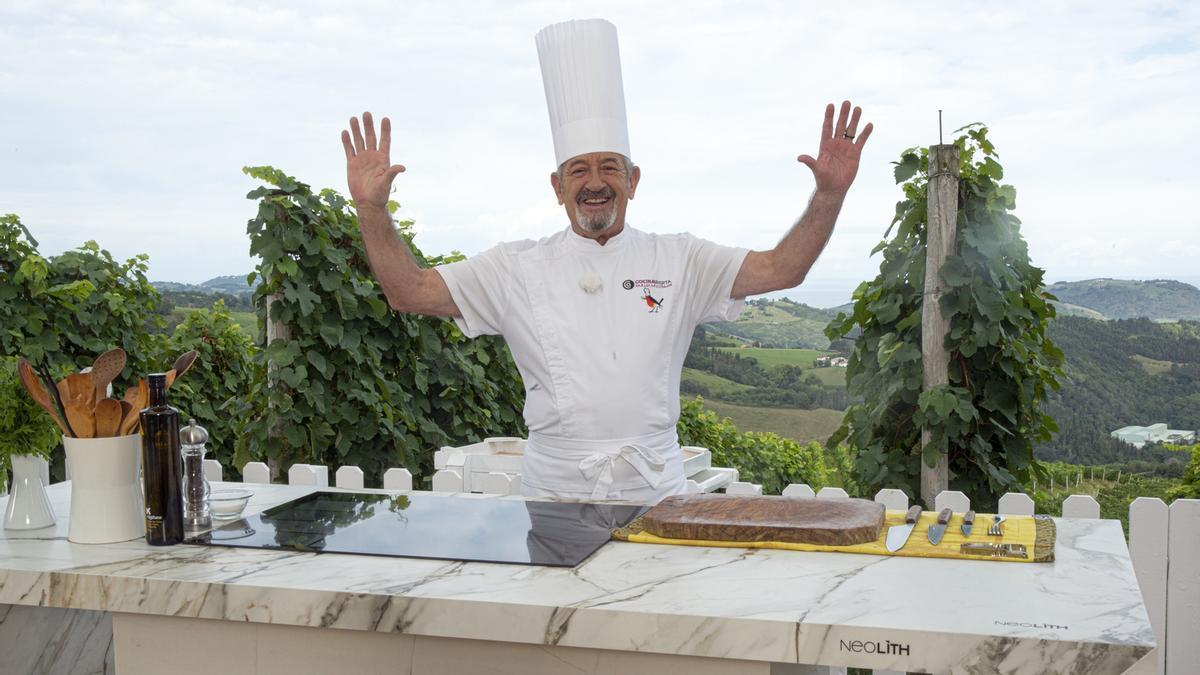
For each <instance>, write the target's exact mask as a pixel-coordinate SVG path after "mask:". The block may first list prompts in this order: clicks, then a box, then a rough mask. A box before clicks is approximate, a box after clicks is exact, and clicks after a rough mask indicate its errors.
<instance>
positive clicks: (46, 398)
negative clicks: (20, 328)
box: [17, 356, 72, 436]
mask: <svg viewBox="0 0 1200 675" xmlns="http://www.w3.org/2000/svg"><path fill="white" fill-rule="evenodd" d="M17 374H18V375H19V376H20V377H21V384H23V385H25V391H27V392H29V396H30V398H32V399H33V402H34V403H36V404H38V405H39V406H41V408H42V410H45V411H46V412H47V413H49V414H50V419H52V420H54V423H55V424H57V425H58V428H59V429H62V432H63V433H64V434H66V435H67V436H71V435H72V434H71V432H70V431H69V430H68V429H67V425H66V422H64V421H63V419H62V418H61V417H59V416H58V411H57V410H55V408H54V404H53V403H51V402H50V395H49V394H47V393H46V387H45V386H43V385H42V382H41V380H39V379H38V376H37V373H35V372H33V366H31V365H30V364H29V362H28V361H26V360H25V357H23V356H22V357H20V358H19V359H17Z"/></svg>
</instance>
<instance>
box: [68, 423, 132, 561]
mask: <svg viewBox="0 0 1200 675" xmlns="http://www.w3.org/2000/svg"><path fill="white" fill-rule="evenodd" d="M63 448H64V449H65V450H66V453H67V466H68V467H69V470H70V473H71V521H70V523H69V524H68V526H67V539H69V540H70V541H73V542H75V543H77V544H111V543H114V542H118V541H129V540H130V539H137V538H138V537H144V536H146V516H145V509H144V507H143V506H142V504H143V502H142V480H141V474H140V471H141V466H142V437H141V436H140V435H138V434H133V435H130V436H118V437H117V438H63Z"/></svg>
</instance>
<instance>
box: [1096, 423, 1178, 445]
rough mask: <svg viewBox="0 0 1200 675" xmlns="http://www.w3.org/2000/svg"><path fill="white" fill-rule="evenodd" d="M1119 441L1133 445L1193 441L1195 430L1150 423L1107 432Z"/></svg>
mask: <svg viewBox="0 0 1200 675" xmlns="http://www.w3.org/2000/svg"><path fill="white" fill-rule="evenodd" d="M1109 435H1110V436H1112V437H1113V438H1115V439H1117V440H1119V441H1125V442H1126V443H1128V444H1130V445H1132V446H1134V447H1135V448H1141V447H1144V446H1145V445H1146V444H1147V443H1195V442H1196V432H1195V431H1184V430H1182V429H1168V428H1167V425H1165V424H1162V423H1159V424H1151V425H1150V426H1148V427H1137V426H1129V427H1121V428H1120V429H1117V430H1116V431H1114V432H1112V433H1111V434H1109Z"/></svg>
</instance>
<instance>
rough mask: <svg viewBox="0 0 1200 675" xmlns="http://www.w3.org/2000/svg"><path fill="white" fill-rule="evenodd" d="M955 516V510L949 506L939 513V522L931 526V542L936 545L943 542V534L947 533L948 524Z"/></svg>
mask: <svg viewBox="0 0 1200 675" xmlns="http://www.w3.org/2000/svg"><path fill="white" fill-rule="evenodd" d="M953 516H954V510H953V509H951V508H950V507H949V506H947V507H946V508H944V509H942V510H941V511H940V512H939V513H938V517H937V523H935V524H933V525H930V526H929V543H931V544H933V545H934V546H937V545H938V544H940V543H942V535H944V534H946V525H948V524H949V523H950V518H951V517H953Z"/></svg>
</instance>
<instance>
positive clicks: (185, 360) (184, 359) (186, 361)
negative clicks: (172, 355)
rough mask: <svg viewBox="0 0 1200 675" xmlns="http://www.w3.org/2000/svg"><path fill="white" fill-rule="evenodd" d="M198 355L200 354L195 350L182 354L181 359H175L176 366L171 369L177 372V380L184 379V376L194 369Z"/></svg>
mask: <svg viewBox="0 0 1200 675" xmlns="http://www.w3.org/2000/svg"><path fill="white" fill-rule="evenodd" d="M197 354H198V352H197V351H196V350H195V349H193V350H192V351H190V352H185V353H184V354H180V356H179V358H177V359H175V365H174V366H171V369H172V370H174V371H175V377H176V378H180V377H183V374H184V373H186V372H187V371H188V369H189V368H191V367H192V364H193V363H195V362H196V355H197Z"/></svg>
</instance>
